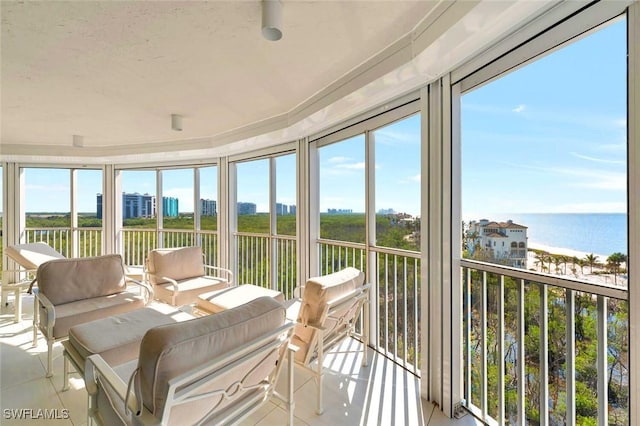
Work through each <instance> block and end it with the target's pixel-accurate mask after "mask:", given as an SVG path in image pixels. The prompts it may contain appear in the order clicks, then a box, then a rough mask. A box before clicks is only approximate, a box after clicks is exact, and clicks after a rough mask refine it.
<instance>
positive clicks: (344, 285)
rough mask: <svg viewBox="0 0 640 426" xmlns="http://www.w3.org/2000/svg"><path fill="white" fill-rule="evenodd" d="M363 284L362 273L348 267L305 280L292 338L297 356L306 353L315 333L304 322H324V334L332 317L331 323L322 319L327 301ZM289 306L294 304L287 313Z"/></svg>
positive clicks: (324, 317) (330, 327)
mask: <svg viewBox="0 0 640 426" xmlns="http://www.w3.org/2000/svg"><path fill="white" fill-rule="evenodd" d="M363 284H364V274H363V273H362V272H361V271H359V270H358V269H356V268H351V267H348V268H345V269H342V270H341V271H338V272H334V273H332V274H328V275H324V276H321V277H313V278H309V279H308V280H307V282H306V285H305V287H304V291H303V293H302V300H301V302H300V306H299V311H298V315H297V320H298V324H296V327H295V331H294V337H293V338H292V343H293V344H295V345H296V346H299V347H300V350H299V351H298V352H297V353H296V355H295V356H296V359H297V360H302V359H304V358H305V357H306V355H307V349H308V347H309V345H310V344H312V342H313V339H314V336H315V334H316V333H315V330H314V329H313V328H309V327H305V324H311V325H314V326H324V327H325V328H327V331H325V336H328V335H329V331H330V330H331V329H332V328H333V327H335V321H333V322H332V324H326V323H325V322H326V320H327V312H328V309H329V304H330V303H331V302H333V301H336V300H339V299H341V298H343V297H346V296H347V295H349V294H350V293H353V292H354V291H356V290H357V289H358V288H359V287H362V285H363ZM292 309H295V308H293V307H292V308H289V310H288V311H289V315H291V313H292ZM347 311H348V308H347V309H345V312H347Z"/></svg>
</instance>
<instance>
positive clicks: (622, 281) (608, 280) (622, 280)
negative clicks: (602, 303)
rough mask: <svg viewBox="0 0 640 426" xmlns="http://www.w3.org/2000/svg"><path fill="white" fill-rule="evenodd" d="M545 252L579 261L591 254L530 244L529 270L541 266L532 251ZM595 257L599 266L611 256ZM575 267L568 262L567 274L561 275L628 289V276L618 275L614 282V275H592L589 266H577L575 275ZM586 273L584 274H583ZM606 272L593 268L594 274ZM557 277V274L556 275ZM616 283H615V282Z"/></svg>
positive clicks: (562, 267) (597, 254)
mask: <svg viewBox="0 0 640 426" xmlns="http://www.w3.org/2000/svg"><path fill="white" fill-rule="evenodd" d="M532 249H533V250H543V251H546V252H547V253H549V254H559V255H563V256H568V257H569V258H572V257H577V258H578V259H584V258H585V257H586V256H587V255H588V254H591V253H586V252H581V251H577V250H571V249H567V248H564V247H552V246H547V245H544V244H536V243H533V244H529V252H528V254H527V269H532V270H539V269H538V268H539V265H538V264H537V262H538V261H537V259H536V255H535V253H534V252H533V251H531V250H532ZM593 254H594V255H595V256H597V262H598V263H599V264H605V263H606V262H607V258H608V257H609V256H610V255H611V253H610V254H607V255H604V254H599V253H593ZM552 267H553V268H554V269H555V265H552ZM572 267H573V264H572V263H571V260H569V261H568V262H567V265H566V270H567V273H566V274H562V273H561V274H560V275H566V276H569V277H573V278H577V279H580V280H584V281H588V282H591V283H594V284H604V285H617V286H620V287H626V286H627V276H626V274H623V275H618V276H617V277H616V279H615V280H614V276H613V274H602V273H598V274H592V273H590V272H591V268H590V267H589V265H587V266H585V267H583V268H580V266H578V265H576V266H575V274H574V273H573V271H571V268H572ZM626 267H627V266H626V264H622V265H621V268H625V269H626ZM560 269H564V266H562V265H561V266H560ZM583 271H584V273H583ZM602 271H604V268H602V267H597V266H594V267H593V272H602ZM554 275H555V274H554ZM614 281H615V282H614Z"/></svg>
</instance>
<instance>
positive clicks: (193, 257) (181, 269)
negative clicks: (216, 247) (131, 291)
mask: <svg viewBox="0 0 640 426" xmlns="http://www.w3.org/2000/svg"><path fill="white" fill-rule="evenodd" d="M147 267H148V269H149V281H150V282H151V284H161V283H165V282H167V280H163V279H162V277H168V278H171V279H173V280H176V281H181V280H185V279H188V278H193V277H201V276H203V275H204V261H203V258H202V248H201V247H197V246H196V247H180V248H174V249H156V250H151V251H150V252H149V258H148V262H147Z"/></svg>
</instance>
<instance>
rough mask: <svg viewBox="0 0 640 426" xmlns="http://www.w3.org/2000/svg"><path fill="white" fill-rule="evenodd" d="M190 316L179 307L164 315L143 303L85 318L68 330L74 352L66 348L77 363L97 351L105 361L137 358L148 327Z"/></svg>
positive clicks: (109, 362)
mask: <svg viewBox="0 0 640 426" xmlns="http://www.w3.org/2000/svg"><path fill="white" fill-rule="evenodd" d="M192 318H193V316H191V315H189V314H187V313H185V312H181V311H179V312H178V313H177V314H175V315H167V314H166V313H163V312H160V311H159V310H157V309H154V308H153V307H147V308H143V309H136V310H134V311H131V312H126V313H123V314H119V315H114V316H110V317H107V318H102V319H97V320H94V321H90V322H86V323H84V324H80V325H76V326H74V327H71V329H70V330H69V341H68V345H67V346H69V345H71V346H72V347H73V350H74V352H75V353H73V352H72V351H68V352H69V353H70V354H72V355H76V354H77V355H78V359H75V357H74V359H75V361H76V362H77V363H78V365H80V366H81V367H83V366H84V361H85V360H86V359H87V357H89V356H90V355H94V354H100V355H101V356H102V358H104V360H105V361H106V362H107V363H108V364H109V365H119V364H122V363H125V362H128V361H131V360H133V359H137V357H138V352H139V350H140V342H141V341H142V337H143V336H144V334H145V333H146V332H147V331H149V330H150V329H151V328H153V327H157V326H159V325H164V324H173V323H175V322H177V321H181V320H182V321H185V320H188V319H192ZM65 343H66V342H65ZM67 346H65V348H66V347H67ZM83 368H84V367H83Z"/></svg>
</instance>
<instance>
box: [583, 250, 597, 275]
mask: <svg viewBox="0 0 640 426" xmlns="http://www.w3.org/2000/svg"><path fill="white" fill-rule="evenodd" d="M584 260H585V261H586V262H587V265H589V273H590V274H593V265H595V264H596V263H598V256H596V255H595V254H593V253H591V254H588V255H586V256H585V257H584Z"/></svg>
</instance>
